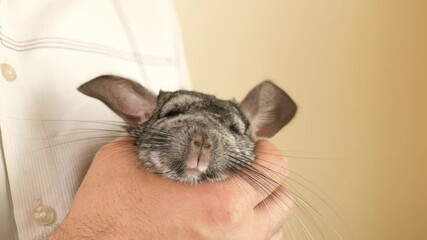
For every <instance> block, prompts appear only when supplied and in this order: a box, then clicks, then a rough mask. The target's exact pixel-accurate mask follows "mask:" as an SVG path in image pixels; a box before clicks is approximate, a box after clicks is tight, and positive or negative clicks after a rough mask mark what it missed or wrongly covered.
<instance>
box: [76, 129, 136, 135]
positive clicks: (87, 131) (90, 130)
mask: <svg viewBox="0 0 427 240" xmlns="http://www.w3.org/2000/svg"><path fill="white" fill-rule="evenodd" d="M71 130H73V131H85V132H80V133H93V132H118V133H126V134H128V132H127V131H126V130H119V129H117V130H114V129H102V128H73V129H71Z"/></svg>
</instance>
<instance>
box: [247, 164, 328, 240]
mask: <svg viewBox="0 0 427 240" xmlns="http://www.w3.org/2000/svg"><path fill="white" fill-rule="evenodd" d="M261 166H262V165H261ZM262 167H265V166H262ZM245 168H246V170H249V171H250V172H251V173H254V174H255V175H256V176H257V177H260V178H263V179H264V181H265V182H266V183H267V184H268V185H270V184H276V185H277V183H276V182H275V181H274V180H273V179H271V178H269V177H268V176H266V175H265V174H262V173H261V172H259V170H257V169H255V168H253V167H252V166H245ZM244 179H245V180H248V179H250V180H251V181H250V182H251V183H252V184H253V183H254V182H256V186H258V187H260V186H261V188H262V190H263V191H264V190H265V191H271V190H269V189H268V188H267V187H266V186H265V185H264V184H262V183H259V180H260V179H256V178H254V177H252V176H244ZM273 186H275V185H273ZM258 189H259V188H258ZM287 191H288V192H289V193H291V194H292V195H293V196H294V197H296V199H295V200H293V202H294V203H295V206H297V207H298V208H299V209H300V210H301V212H302V213H303V215H304V216H305V217H306V218H307V220H308V221H309V222H310V223H311V224H312V225H314V227H315V228H316V229H317V231H318V232H319V234H320V235H321V236H322V238H323V239H326V237H325V235H324V233H323V232H322V230H321V229H320V227H319V224H318V223H317V222H316V220H315V219H314V218H313V217H312V216H311V214H310V213H309V211H310V210H311V211H313V212H314V213H315V214H316V215H317V218H319V220H320V221H325V220H326V219H325V218H324V217H323V215H322V214H321V213H320V212H319V211H317V210H316V209H315V208H314V207H313V206H312V205H311V204H309V203H307V202H306V201H305V200H304V199H303V198H302V197H300V196H299V195H300V194H297V193H296V192H295V191H293V190H292V189H287ZM273 193H274V192H273ZM276 197H277V196H276ZM299 202H301V204H303V205H301V204H299ZM306 207H308V208H309V209H310V210H308V209H306ZM327 225H329V227H330V228H332V229H334V230H335V228H334V227H333V226H332V225H331V224H330V223H329V222H327ZM335 231H336V230H335Z"/></svg>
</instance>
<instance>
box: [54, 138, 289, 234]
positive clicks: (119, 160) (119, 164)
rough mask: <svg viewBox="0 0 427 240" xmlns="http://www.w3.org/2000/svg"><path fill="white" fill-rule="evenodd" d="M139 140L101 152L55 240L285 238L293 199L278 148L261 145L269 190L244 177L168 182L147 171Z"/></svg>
mask: <svg viewBox="0 0 427 240" xmlns="http://www.w3.org/2000/svg"><path fill="white" fill-rule="evenodd" d="M132 142H133V139H132V138H130V137H125V138H121V139H119V140H117V141H115V142H113V143H110V144H108V145H106V146H104V147H103V148H102V149H101V150H100V151H99V152H98V153H97V154H96V156H95V158H94V160H93V162H92V165H91V167H90V169H89V171H88V173H87V175H86V177H85V179H84V180H83V182H82V184H81V186H80V187H79V189H78V191H77V193H76V196H75V198H74V200H73V204H72V207H71V209H70V211H69V213H68V215H67V217H66V219H65V220H64V222H63V223H62V224H61V225H60V226H59V227H58V229H57V230H56V231H54V232H53V233H52V234H51V235H50V236H49V237H48V239H75V238H76V239H106V240H108V239H269V238H272V239H273V238H274V239H280V238H281V229H282V227H283V223H284V221H285V219H286V217H287V216H288V215H289V212H290V208H291V206H292V200H290V199H289V198H288V197H287V194H286V192H285V189H284V188H283V187H281V183H283V182H284V180H285V175H286V166H287V165H286V163H287V161H286V158H284V157H283V156H282V155H281V153H280V150H278V149H277V148H276V147H275V146H274V145H273V144H272V143H270V142H268V141H260V142H258V143H257V147H256V152H257V160H256V162H255V164H253V165H252V166H253V167H254V168H256V169H257V170H258V171H259V172H261V173H263V174H266V175H267V176H269V177H270V180H263V179H259V180H257V181H258V182H259V183H260V184H262V185H263V186H266V187H264V188H262V189H260V188H258V189H257V187H255V188H254V187H253V186H252V185H251V184H249V182H251V181H249V182H246V181H244V180H243V179H242V178H239V177H236V176H233V177H231V178H230V179H229V180H227V181H224V182H220V183H208V182H206V183H201V184H198V185H188V184H182V183H178V182H175V181H171V180H168V179H164V178H161V177H159V176H156V175H154V174H152V173H150V172H147V171H145V170H144V169H143V167H142V166H141V165H140V164H139V161H138V159H137V156H136V153H135V150H134V148H133V144H132ZM267 169H269V170H267ZM255 176H256V175H254V177H255ZM273 192H274V193H273ZM279 195H280V196H279ZM278 196H279V197H280V199H279V198H278Z"/></svg>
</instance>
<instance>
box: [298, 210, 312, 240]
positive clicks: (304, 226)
mask: <svg viewBox="0 0 427 240" xmlns="http://www.w3.org/2000/svg"><path fill="white" fill-rule="evenodd" d="M294 217H295V218H296V219H297V221H298V222H299V223H300V224H301V226H302V230H303V232H304V234H305V236H309V237H310V239H311V240H314V239H313V235H311V233H310V231H309V230H308V228H307V226H306V225H305V224H304V223H303V222H302V221H301V219H300V218H299V217H298V215H294Z"/></svg>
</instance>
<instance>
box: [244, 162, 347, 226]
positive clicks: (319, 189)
mask: <svg viewBox="0 0 427 240" xmlns="http://www.w3.org/2000/svg"><path fill="white" fill-rule="evenodd" d="M239 157H242V158H244V157H245V156H242V155H239ZM256 159H257V160H259V161H263V162H266V163H268V164H271V165H274V166H275V167H279V168H281V169H284V170H286V171H287V172H289V173H291V174H293V175H296V176H298V177H299V178H301V179H302V180H303V181H306V182H307V183H309V184H311V185H312V186H313V187H315V189H316V190H317V191H320V192H321V194H323V195H324V196H325V197H326V198H328V201H331V203H332V204H333V205H334V207H335V208H336V207H337V204H336V203H335V202H334V201H333V200H332V198H331V197H330V196H329V195H328V194H327V193H326V192H324V191H323V190H322V189H321V188H320V187H319V186H318V185H316V184H315V183H314V182H312V181H310V180H309V179H307V178H305V177H304V176H302V175H301V174H299V173H297V172H295V171H292V170H290V169H289V168H286V167H284V166H280V165H278V164H276V163H273V162H271V161H268V160H266V159H263V158H260V157H257V158H256ZM245 160H247V159H245ZM252 164H254V165H257V166H260V167H263V168H265V169H268V168H267V167H265V166H264V165H262V164H260V163H257V162H253V163H252ZM268 170H269V171H270V172H271V173H274V174H279V175H281V176H283V174H282V173H278V172H277V171H274V170H272V169H268ZM287 178H288V179H290V180H291V181H293V182H295V183H296V184H298V185H300V186H301V187H303V188H304V189H306V190H307V191H309V192H311V193H312V194H313V195H315V196H316V197H318V198H319V199H320V200H321V201H322V202H323V203H324V204H326V205H327V207H328V208H329V209H330V210H332V211H334V213H335V215H336V216H337V217H339V218H340V220H341V221H342V222H344V220H343V219H342V217H341V216H340V214H339V213H338V212H336V210H335V208H334V207H333V206H331V205H330V204H329V203H328V202H327V201H326V200H325V199H324V198H323V197H322V196H320V195H319V194H317V193H316V192H314V191H313V190H312V189H310V188H309V187H307V186H305V185H304V184H302V183H300V182H299V181H297V180H296V179H293V178H292V177H290V176H287Z"/></svg>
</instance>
